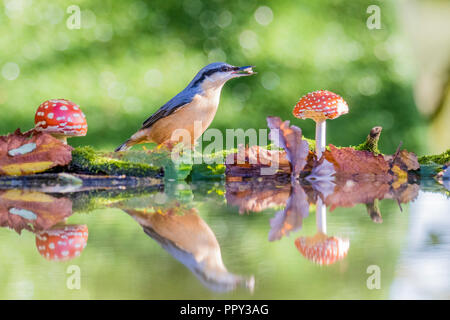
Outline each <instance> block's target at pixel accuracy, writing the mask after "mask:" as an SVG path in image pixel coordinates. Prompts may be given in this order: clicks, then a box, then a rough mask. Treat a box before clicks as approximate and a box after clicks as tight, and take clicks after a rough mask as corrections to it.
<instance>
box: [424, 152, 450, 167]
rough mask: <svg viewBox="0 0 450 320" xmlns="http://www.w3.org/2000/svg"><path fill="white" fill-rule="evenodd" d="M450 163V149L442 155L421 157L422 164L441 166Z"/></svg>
mask: <svg viewBox="0 0 450 320" xmlns="http://www.w3.org/2000/svg"><path fill="white" fill-rule="evenodd" d="M449 162H450V149H448V150H447V151H444V152H443V153H441V154H436V155H431V156H422V157H419V163H420V164H422V165H423V164H439V165H444V164H447V163H449Z"/></svg>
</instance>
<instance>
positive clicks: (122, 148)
mask: <svg viewBox="0 0 450 320" xmlns="http://www.w3.org/2000/svg"><path fill="white" fill-rule="evenodd" d="M133 145H134V142H133V140H131V139H128V140H127V141H125V142H124V143H122V144H121V145H120V146H118V147H117V148H116V150H114V151H115V152H118V151H127V150H129V149H130V148H131V147H132V146H133Z"/></svg>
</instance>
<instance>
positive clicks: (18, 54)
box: [0, 0, 426, 153]
mask: <svg viewBox="0 0 450 320" xmlns="http://www.w3.org/2000/svg"><path fill="white" fill-rule="evenodd" d="M73 4H75V5H78V6H79V7H80V8H81V10H82V16H81V29H73V30H71V29H69V28H68V27H67V26H66V22H67V19H69V17H70V15H71V14H70V13H68V12H67V8H68V7H69V6H70V5H73ZM371 4H373V1H365V0H358V1H344V0H329V1H325V0H321V1H310V0H299V1H271V2H267V1H256V0H239V1H225V0H214V1H206V0H185V1H176V2H175V1H162V0H156V1H140V0H139V1H131V0H130V1H112V0H103V1H87V0H71V1H63V0H54V1H48V0H47V1H44V0H34V1H29V0H4V1H3V3H1V4H0V47H1V48H2V50H1V51H0V110H1V111H2V113H1V116H0V134H5V133H7V132H11V131H13V130H14V129H16V128H17V127H21V128H22V129H23V130H26V129H29V128H30V127H32V126H33V119H34V112H35V110H36V108H37V107H38V105H39V104H40V103H41V102H43V101H45V100H47V99H50V98H66V99H70V100H72V101H74V102H76V103H78V104H79V105H80V106H81V108H82V109H83V111H84V112H85V114H86V115H87V119H88V124H89V131H88V134H87V136H86V137H85V138H74V139H71V140H70V141H69V143H71V144H73V145H85V144H91V145H93V146H95V147H97V148H101V149H105V150H111V149H112V148H113V147H116V146H117V145H118V144H120V143H122V142H123V141H124V140H125V139H126V138H128V137H129V136H130V135H131V134H132V133H134V132H135V131H136V130H137V129H138V128H139V127H140V124H141V123H142V121H143V120H145V119H146V118H147V117H148V116H149V115H150V114H151V113H153V112H154V111H156V110H157V109H158V108H159V107H160V106H161V105H162V104H164V103H165V102H166V101H167V100H169V99H170V98H171V97H172V96H174V95H175V94H176V93H178V92H179V91H180V90H182V89H183V88H184V87H185V86H186V85H187V83H188V82H189V81H190V80H191V79H192V78H193V77H194V75H195V74H196V72H197V71H198V70H199V69H200V68H202V67H203V66H204V65H206V64H208V63H209V62H214V61H226V62H228V63H231V64H234V65H248V64H252V65H256V71H258V75H257V76H252V77H248V78H243V79H238V80H233V81H230V83H228V84H227V85H226V86H225V87H224V90H223V94H222V99H221V104H220V107H219V111H218V114H217V116H216V118H215V120H214V122H213V123H212V127H216V128H219V129H221V130H224V129H226V128H244V129H247V128H266V121H265V118H266V116H268V115H277V116H280V117H281V118H282V119H290V120H291V122H292V123H294V124H296V125H298V126H300V127H301V128H303V130H304V134H305V135H306V136H308V137H313V135H314V122H313V121H312V120H298V119H295V118H294V117H293V116H292V113H291V111H292V108H293V106H294V105H295V103H296V102H297V101H298V99H299V98H300V97H301V96H302V95H304V94H306V93H308V92H310V91H313V90H318V89H327V90H331V91H334V92H336V93H338V94H340V95H342V96H343V97H344V99H346V101H347V102H348V104H349V106H350V113H349V114H348V115H345V116H342V117H341V118H339V119H336V120H334V121H330V123H329V124H328V141H327V142H329V143H333V144H336V145H351V144H357V143H359V142H361V141H362V140H364V138H365V137H366V136H367V134H368V132H369V130H370V129H371V128H372V127H373V126H375V125H380V126H382V127H383V134H382V137H381V142H380V148H381V150H382V151H383V152H386V153H390V152H394V151H395V148H396V147H397V145H398V143H399V141H400V140H402V141H403V142H404V146H405V147H406V148H409V149H411V150H413V151H416V152H419V153H420V152H421V151H422V150H423V147H424V143H425V141H424V140H425V134H424V133H425V129H426V128H425V123H424V121H423V119H421V117H420V115H419V113H418V112H417V110H416V107H415V105H414V102H413V98H412V90H411V82H412V79H413V76H414V70H413V67H412V63H411V61H412V59H411V57H410V55H409V49H408V47H407V45H406V43H405V39H404V37H403V36H402V34H401V33H400V32H399V31H398V26H397V23H396V21H395V2H394V1H384V2H377V3H376V4H377V5H378V6H380V8H381V29H379V30H369V29H368V27H367V26H366V20H367V18H368V17H369V15H370V14H369V13H367V12H366V11H367V8H368V6H369V5H371ZM8 79H10V80H8Z"/></svg>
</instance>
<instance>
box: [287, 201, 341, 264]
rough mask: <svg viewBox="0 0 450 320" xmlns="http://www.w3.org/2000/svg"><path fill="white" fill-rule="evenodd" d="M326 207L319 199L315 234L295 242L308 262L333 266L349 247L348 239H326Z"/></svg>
mask: <svg viewBox="0 0 450 320" xmlns="http://www.w3.org/2000/svg"><path fill="white" fill-rule="evenodd" d="M326 209H327V207H326V205H325V204H324V203H323V202H322V199H321V198H320V197H319V198H318V199H317V203H316V225H317V233H316V234H315V235H314V236H312V237H300V238H297V239H296V240H295V246H296V247H297V249H298V251H300V253H301V254H302V255H303V256H304V257H305V258H306V259H308V260H310V261H313V262H314V263H317V264H320V265H324V264H325V265H329V264H333V263H335V262H336V261H338V260H341V259H343V258H344V257H345V256H346V255H347V252H348V249H349V247H350V241H349V240H348V239H341V238H338V237H328V236H327V235H326V232H327V226H326V225H327V224H326V216H327V212H326Z"/></svg>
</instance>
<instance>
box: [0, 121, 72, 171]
mask: <svg viewBox="0 0 450 320" xmlns="http://www.w3.org/2000/svg"><path fill="white" fill-rule="evenodd" d="M71 160H72V147H70V146H68V145H65V144H63V143H62V142H61V141H59V140H58V139H55V138H53V137H52V136H51V135H49V134H46V133H35V134H34V135H33V136H32V137H31V138H29V135H25V134H22V133H21V132H20V130H19V129H18V130H16V132H14V133H12V134H9V135H7V136H1V137H0V175H24V174H33V173H38V172H43V171H46V170H48V169H50V168H53V167H55V166H64V165H67V164H69V163H70V161H71Z"/></svg>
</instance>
